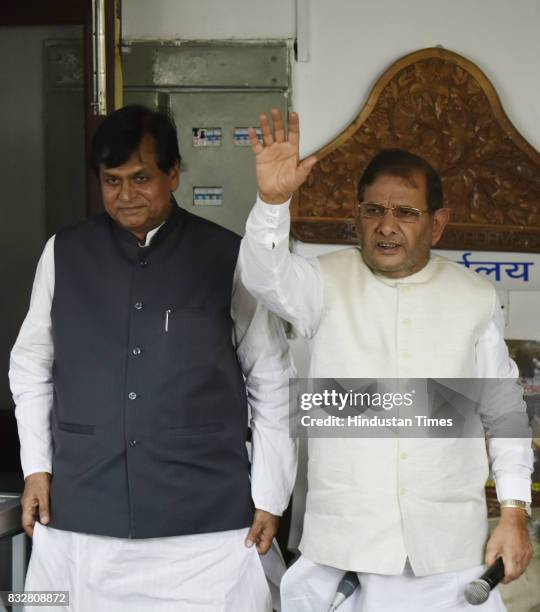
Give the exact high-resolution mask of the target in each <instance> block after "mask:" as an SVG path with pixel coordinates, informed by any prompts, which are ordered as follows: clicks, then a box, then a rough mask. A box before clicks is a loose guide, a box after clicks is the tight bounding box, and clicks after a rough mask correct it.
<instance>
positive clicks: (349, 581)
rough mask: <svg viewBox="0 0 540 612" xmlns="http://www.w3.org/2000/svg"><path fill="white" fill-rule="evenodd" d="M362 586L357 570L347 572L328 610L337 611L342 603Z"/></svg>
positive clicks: (330, 611)
mask: <svg viewBox="0 0 540 612" xmlns="http://www.w3.org/2000/svg"><path fill="white" fill-rule="evenodd" d="M357 588H360V580H358V575H357V574H356V572H347V573H346V574H345V575H344V576H343V578H342V579H341V581H340V583H339V584H338V588H337V591H336V596H335V597H334V600H333V601H332V603H331V604H330V607H329V608H328V612H335V610H337V609H338V608H339V606H341V604H342V603H343V602H344V601H345V600H346V599H348V598H349V597H350V596H351V595H352V594H353V593H354V591H355V589H357Z"/></svg>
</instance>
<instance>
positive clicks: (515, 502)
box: [499, 499, 531, 516]
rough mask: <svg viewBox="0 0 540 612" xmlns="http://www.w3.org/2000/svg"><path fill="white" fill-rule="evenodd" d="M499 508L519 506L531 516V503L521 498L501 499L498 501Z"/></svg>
mask: <svg viewBox="0 0 540 612" xmlns="http://www.w3.org/2000/svg"><path fill="white" fill-rule="evenodd" d="M499 505H500V507H501V508H520V509H521V510H525V512H526V513H527V514H528V515H529V516H531V504H530V503H529V502H524V501H521V499H503V500H502V501H501V502H499Z"/></svg>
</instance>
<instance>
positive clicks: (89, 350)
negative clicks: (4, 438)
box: [10, 106, 296, 612]
mask: <svg viewBox="0 0 540 612" xmlns="http://www.w3.org/2000/svg"><path fill="white" fill-rule="evenodd" d="M91 163H92V165H93V167H94V169H95V170H96V172H97V175H98V177H99V181H100V185H101V192H102V197H103V203H104V206H105V210H106V213H103V214H102V215H99V216H97V217H95V218H91V219H89V220H87V221H84V222H82V223H80V224H77V225H75V226H73V227H69V228H67V229H64V230H62V231H60V232H59V233H58V234H57V235H56V236H53V237H52V238H51V239H50V240H49V241H48V243H47V245H46V246H45V249H44V252H43V255H42V257H41V260H40V262H39V265H38V269H37V273H36V279H35V282H34V288H33V292H32V300H31V305H30V310H29V312H28V315H27V317H26V319H25V321H24V323H23V326H22V328H21V331H20V334H19V337H18V339H17V342H16V344H15V347H14V348H13V351H12V357H11V364H10V379H11V385H12V390H13V394H14V399H15V402H16V405H17V408H16V416H17V421H18V427H19V436H20V440H21V461H22V466H23V470H24V474H25V490H24V494H23V498H22V508H23V514H22V521H23V526H24V529H25V531H26V532H27V533H28V535H30V536H32V537H33V544H34V546H33V552H32V558H31V561H30V566H29V572H28V577H27V583H26V589H27V590H67V591H70V597H71V605H72V608H71V609H73V610H76V611H77V612H78V611H87V610H88V611H89V612H90V611H92V612H95V611H97V610H100V611H101V610H114V611H115V612H121V611H123V610H126V611H127V610H129V611H130V612H134V611H136V610H146V609H148V608H151V609H155V610H164V611H165V610H171V611H172V610H175V611H176V610H186V611H191V610H193V611H200V612H214V611H215V612H221V611H223V612H226V611H227V612H228V611H231V612H232V611H234V612H242V611H245V612H258V611H261V612H263V611H267V610H270V609H271V606H270V598H269V592H268V587H267V584H266V581H265V578H264V574H263V571H262V568H261V564H260V560H259V557H258V554H257V552H260V553H265V552H267V551H268V549H269V548H270V546H271V542H272V538H273V536H274V535H275V533H276V530H277V524H278V516H279V515H280V514H281V513H282V512H283V510H284V509H285V507H286V506H287V503H288V498H289V495H290V492H291V489H292V485H293V480H294V475H295V467H296V464H295V461H296V449H295V446H294V442H293V441H292V440H291V439H290V438H289V435H288V427H287V425H288V419H287V412H288V406H287V404H288V378H289V376H292V375H294V368H293V366H292V363H291V359H290V356H289V352H288V347H287V342H286V339H285V337H284V333H283V329H282V326H281V325H280V323H279V321H278V320H277V319H276V318H275V317H274V315H271V314H270V313H269V312H268V311H267V310H266V309H264V308H263V307H262V306H261V305H259V304H258V303H257V302H256V301H255V300H254V298H252V297H251V296H250V295H249V294H248V293H247V292H246V290H245V289H244V287H243V286H242V285H241V283H240V281H239V276H238V275H237V272H236V260H237V255H238V249H239V242H240V239H239V237H238V236H236V235H235V234H233V233H231V232H229V231H228V230H225V229H223V228H221V227H218V226H217V225H215V224H213V223H210V222H208V221H206V220H203V219H201V218H199V217H197V216H195V215H192V214H190V213H188V212H187V211H185V210H183V209H181V208H179V207H178V206H177V205H176V203H175V201H174V198H173V196H172V194H173V192H174V191H175V190H176V188H177V186H178V183H179V174H180V153H179V150H178V142H177V135H176V129H175V126H174V123H173V121H172V119H171V118H170V117H169V116H168V115H166V114H164V113H159V112H154V111H151V110H149V109H147V108H145V107H141V106H128V107H125V108H123V109H120V110H118V111H116V112H114V113H112V114H111V115H110V116H109V117H108V118H107V119H106V120H105V121H104V122H103V124H102V125H101V126H100V127H99V128H98V130H97V131H96V134H95V136H94V139H93V143H92V153H91ZM249 411H251V430H252V436H253V462H252V465H250V463H249V460H248V456H247V450H246V435H247V429H248V420H249V416H248V412H249ZM254 544H256V546H254Z"/></svg>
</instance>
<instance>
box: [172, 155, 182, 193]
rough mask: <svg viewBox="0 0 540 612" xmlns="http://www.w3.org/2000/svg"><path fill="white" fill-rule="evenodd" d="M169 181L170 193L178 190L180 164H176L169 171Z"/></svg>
mask: <svg viewBox="0 0 540 612" xmlns="http://www.w3.org/2000/svg"><path fill="white" fill-rule="evenodd" d="M169 180H170V188H171V193H172V192H173V191H176V190H177V189H178V185H179V184H180V164H179V162H176V163H175V164H174V166H173V167H172V168H171V169H170V170H169Z"/></svg>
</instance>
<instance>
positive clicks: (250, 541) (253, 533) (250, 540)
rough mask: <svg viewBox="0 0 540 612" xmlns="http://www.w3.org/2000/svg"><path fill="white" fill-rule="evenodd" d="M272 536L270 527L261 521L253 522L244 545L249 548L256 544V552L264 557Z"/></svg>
mask: <svg viewBox="0 0 540 612" xmlns="http://www.w3.org/2000/svg"><path fill="white" fill-rule="evenodd" d="M274 535H275V534H274V529H273V528H272V526H270V525H268V524H267V523H265V522H263V521H258V520H255V521H254V522H253V525H252V526H251V528H250V530H249V533H248V534H247V536H246V540H245V545H246V546H247V547H248V548H251V547H252V546H254V545H255V544H256V545H257V552H258V553H259V554H261V555H264V554H266V553H267V552H268V551H269V550H270V547H271V546H272V540H273V539H274Z"/></svg>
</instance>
